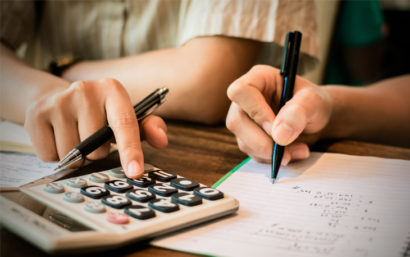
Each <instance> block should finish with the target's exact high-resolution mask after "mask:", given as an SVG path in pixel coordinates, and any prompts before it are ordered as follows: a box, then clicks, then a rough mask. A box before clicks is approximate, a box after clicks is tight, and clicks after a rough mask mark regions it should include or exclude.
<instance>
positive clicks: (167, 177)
mask: <svg viewBox="0 0 410 257" xmlns="http://www.w3.org/2000/svg"><path fill="white" fill-rule="evenodd" d="M148 176H149V177H150V178H153V179H155V180H158V181H161V182H169V181H171V180H172V179H174V178H176V177H177V176H176V175H175V174H174V173H171V172H165V171H163V170H154V171H150V172H149V173H148Z"/></svg>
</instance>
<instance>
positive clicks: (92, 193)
mask: <svg viewBox="0 0 410 257" xmlns="http://www.w3.org/2000/svg"><path fill="white" fill-rule="evenodd" d="M80 192H81V194H83V195H85V196H88V197H91V198H93V199H100V198H101V197H103V196H106V195H109V194H110V192H109V191H108V190H107V189H105V188H103V187H99V186H87V187H83V188H81V190H80Z"/></svg>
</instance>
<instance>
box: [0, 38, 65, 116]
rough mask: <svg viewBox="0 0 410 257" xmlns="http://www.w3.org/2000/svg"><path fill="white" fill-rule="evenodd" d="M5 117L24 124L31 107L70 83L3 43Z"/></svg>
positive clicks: (1, 71) (0, 53)
mask: <svg viewBox="0 0 410 257" xmlns="http://www.w3.org/2000/svg"><path fill="white" fill-rule="evenodd" d="M0 56H1V69H0V85H1V94H0V95H1V96H0V97H1V101H0V102H1V106H0V113H1V114H0V115H1V118H2V119H6V120H10V121H13V122H16V123H20V124H22V123H24V120H25V112H26V110H27V107H28V106H29V105H30V104H31V103H33V102H34V101H36V100H38V99H39V98H41V97H43V96H44V95H47V94H49V93H52V92H56V91H58V90H64V89H65V88H66V87H67V86H68V85H69V83H68V82H67V81H65V80H63V79H61V78H58V77H55V76H53V75H51V74H48V73H46V72H43V71H39V70H36V69H33V68H32V67H30V66H28V65H26V64H25V63H24V62H22V61H21V60H19V59H18V58H17V57H16V56H15V55H14V53H13V52H12V51H11V50H10V49H8V48H7V47H5V46H4V45H2V44H0Z"/></svg>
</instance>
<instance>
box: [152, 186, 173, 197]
mask: <svg viewBox="0 0 410 257" xmlns="http://www.w3.org/2000/svg"><path fill="white" fill-rule="evenodd" d="M148 190H149V191H150V192H151V193H154V194H157V195H160V196H171V195H172V194H174V193H176V192H178V189H176V188H175V187H173V186H170V185H166V184H154V185H152V186H149V187H148Z"/></svg>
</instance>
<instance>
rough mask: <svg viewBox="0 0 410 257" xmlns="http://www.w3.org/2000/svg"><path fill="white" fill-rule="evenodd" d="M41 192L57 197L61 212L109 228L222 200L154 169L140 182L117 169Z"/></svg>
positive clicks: (210, 190)
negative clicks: (78, 213) (80, 214)
mask: <svg viewBox="0 0 410 257" xmlns="http://www.w3.org/2000/svg"><path fill="white" fill-rule="evenodd" d="M43 190H44V191H46V192H47V193H46V194H49V195H55V197H57V196H58V195H59V194H61V196H60V199H62V203H64V204H65V207H64V208H81V209H82V210H83V211H84V213H88V214H87V215H103V216H98V217H105V220H106V221H107V222H108V223H109V224H113V225H114V224H119V225H126V224H129V223H131V222H132V221H133V220H134V222H143V221H144V220H153V219H157V218H164V217H166V216H167V215H171V213H177V212H183V211H185V210H187V209H189V210H193V209H195V208H200V207H199V206H203V205H207V204H210V202H212V201H215V200H218V199H221V198H224V195H223V193H222V192H220V191H219V190H216V189H213V188H209V187H205V186H203V185H200V184H198V183H197V182H195V181H193V180H190V179H188V178H184V177H181V176H177V175H175V174H174V173H171V172H166V171H163V170H161V169H158V168H154V167H153V168H150V169H149V170H148V171H146V173H145V174H144V176H143V177H142V178H140V179H129V178H126V177H125V174H124V171H123V169H122V168H117V169H111V170H107V171H103V172H96V173H92V174H90V175H87V176H81V177H74V178H70V179H67V180H65V181H61V182H52V183H49V184H46V185H45V186H44V187H43ZM53 197H54V196H53ZM67 205H70V206H67ZM78 206H80V207H78ZM96 219H98V218H97V216H96Z"/></svg>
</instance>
